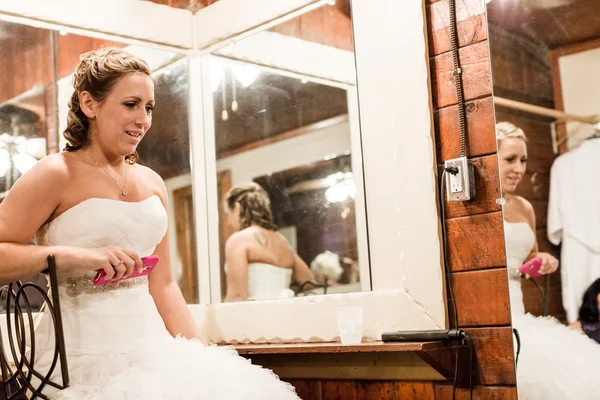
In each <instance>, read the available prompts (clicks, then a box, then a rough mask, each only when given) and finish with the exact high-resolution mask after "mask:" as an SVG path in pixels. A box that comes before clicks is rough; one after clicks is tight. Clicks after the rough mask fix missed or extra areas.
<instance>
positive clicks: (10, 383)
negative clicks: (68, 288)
mask: <svg viewBox="0 0 600 400" xmlns="http://www.w3.org/2000/svg"><path fill="white" fill-rule="evenodd" d="M44 272H45V273H47V274H48V275H49V278H50V295H51V297H52V299H50V297H49V296H48V294H47V293H46V288H41V287H40V286H38V285H36V284H35V283H32V282H27V283H21V282H12V283H9V284H8V285H5V286H2V287H1V288H0V297H1V298H4V297H6V300H5V301H6V336H7V337H8V343H5V339H6V338H5V337H3V336H5V335H0V375H1V377H2V382H0V384H1V385H2V389H1V390H0V399H2V398H3V399H6V400H13V399H15V400H16V399H38V398H40V399H48V396H47V395H44V394H43V393H42V391H43V390H44V388H45V387H47V386H52V387H54V388H56V389H65V388H67V387H68V386H69V371H68V368H67V355H66V350H65V341H64V334H63V325H62V318H61V313H60V301H59V298H58V279H57V276H56V263H55V260H54V256H52V255H50V256H49V257H48V269H47V270H46V271H44ZM32 293H35V294H37V295H38V296H41V297H42V298H43V301H44V304H45V306H46V311H45V312H48V313H50V315H51V317H52V322H53V326H54V338H55V347H54V355H53V358H52V363H51V365H50V368H49V369H48V370H47V371H44V372H39V371H37V370H36V367H35V361H36V346H35V344H36V341H35V321H34V315H33V314H34V312H35V311H34V310H33V309H32V306H31V304H32V302H31V300H30V298H29V297H28V294H29V295H31V294H32ZM1 333H2V332H0V334H1ZM7 351H9V352H10V355H11V356H12V362H11V361H10V359H9V357H7ZM59 361H60V372H61V375H62V383H58V382H55V381H53V378H51V377H52V375H53V374H54V372H55V371H56V369H57V364H58V362H59ZM2 396H4V397H2Z"/></svg>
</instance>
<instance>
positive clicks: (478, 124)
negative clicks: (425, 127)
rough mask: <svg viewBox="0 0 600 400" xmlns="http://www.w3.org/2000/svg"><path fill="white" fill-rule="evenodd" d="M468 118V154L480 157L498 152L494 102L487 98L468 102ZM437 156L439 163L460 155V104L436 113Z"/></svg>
mask: <svg viewBox="0 0 600 400" xmlns="http://www.w3.org/2000/svg"><path fill="white" fill-rule="evenodd" d="M465 111H466V117H467V155H468V156H469V157H480V156H484V155H489V154H494V153H496V151H497V145H496V130H495V126H494V104H493V102H492V97H491V96H489V97H486V98H483V99H478V100H475V101H470V102H468V103H466V104H465ZM434 118H435V119H434V121H435V131H436V155H437V158H438V162H439V163H442V162H443V161H444V160H448V159H452V158H456V157H458V156H459V155H460V140H459V139H460V126H459V118H458V106H456V105H454V106H450V107H445V108H442V109H440V110H438V111H436V112H435V113H434Z"/></svg>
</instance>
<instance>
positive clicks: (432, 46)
mask: <svg viewBox="0 0 600 400" xmlns="http://www.w3.org/2000/svg"><path fill="white" fill-rule="evenodd" d="M456 11H457V32H458V46H459V47H464V46H468V45H470V44H473V43H477V42H480V41H482V40H485V39H486V38H487V28H486V17H485V9H484V6H483V3H482V2H481V1H480V0H458V1H457V2H456ZM427 24H428V27H429V29H428V31H429V54H430V56H434V55H438V54H441V53H444V52H447V51H450V50H451V49H452V47H451V41H450V9H449V7H448V2H447V1H443V2H438V3H436V4H432V5H430V6H428V7H427Z"/></svg>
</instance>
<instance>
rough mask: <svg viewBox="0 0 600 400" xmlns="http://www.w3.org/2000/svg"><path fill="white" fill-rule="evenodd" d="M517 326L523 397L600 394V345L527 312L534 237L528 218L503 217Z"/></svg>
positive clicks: (555, 399)
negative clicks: (525, 283) (526, 270)
mask: <svg viewBox="0 0 600 400" xmlns="http://www.w3.org/2000/svg"><path fill="white" fill-rule="evenodd" d="M504 232H505V233H504V235H505V241H506V255H507V260H506V261H507V267H508V274H509V280H508V282H509V292H510V303H511V304H510V306H511V314H512V325H513V328H515V329H517V331H518V332H519V336H520V340H521V351H520V355H519V360H518V364H517V388H518V393H519V400H538V399H539V400H570V399H573V400H595V399H600V387H599V386H598V383H599V382H600V345H598V344H597V343H596V342H595V341H593V340H592V339H590V338H588V337H587V336H586V335H585V334H584V333H581V332H579V331H576V330H574V329H570V328H568V327H566V326H565V325H563V324H561V323H560V322H559V321H558V320H556V319H554V318H552V317H534V316H532V315H531V314H528V313H525V306H524V305H523V293H522V291H521V277H520V275H519V272H518V268H519V267H520V266H521V265H522V264H523V262H524V261H525V259H526V258H527V256H528V255H529V253H530V252H531V249H532V248H533V246H534V243H535V236H534V232H533V231H532V230H531V228H530V226H529V225H528V224H527V223H510V222H505V223H504Z"/></svg>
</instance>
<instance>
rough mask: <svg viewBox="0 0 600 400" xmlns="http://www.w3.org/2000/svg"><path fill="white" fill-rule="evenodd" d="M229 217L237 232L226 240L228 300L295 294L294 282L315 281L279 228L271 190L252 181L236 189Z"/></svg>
mask: <svg viewBox="0 0 600 400" xmlns="http://www.w3.org/2000/svg"><path fill="white" fill-rule="evenodd" d="M224 206H225V216H226V217H227V221H228V223H229V225H230V226H231V227H232V229H233V230H234V231H235V233H234V234H233V235H231V237H229V238H228V239H227V242H226V243H225V259H226V261H227V263H226V265H227V294H226V296H225V301H244V300H272V299H277V298H285V297H292V296H293V295H294V292H292V290H291V289H290V288H289V287H290V283H291V282H292V281H294V282H301V283H302V282H306V281H312V280H313V274H312V272H311V271H310V269H309V268H308V266H307V265H306V263H305V262H304V261H303V260H302V259H301V258H300V256H298V254H296V252H295V251H294V250H293V249H292V247H291V245H290V244H289V243H288V241H287V240H286V238H285V237H284V236H283V235H282V234H281V233H279V232H278V231H277V226H276V225H275V222H274V221H273V213H272V211H271V202H270V200H269V195H268V194H267V192H266V191H265V190H264V189H263V188H262V187H261V186H260V185H258V184H256V183H254V182H251V183H247V184H243V185H240V186H237V187H234V188H232V189H231V190H229V192H228V193H227V195H226V198H225V205H224Z"/></svg>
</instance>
